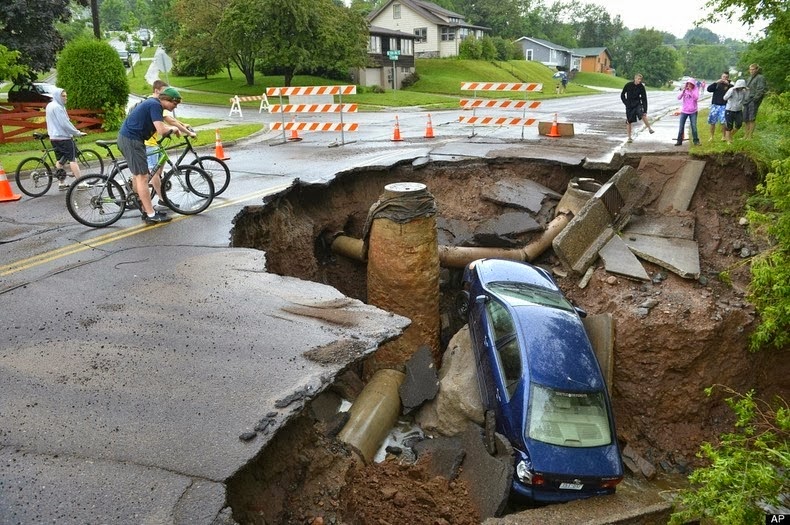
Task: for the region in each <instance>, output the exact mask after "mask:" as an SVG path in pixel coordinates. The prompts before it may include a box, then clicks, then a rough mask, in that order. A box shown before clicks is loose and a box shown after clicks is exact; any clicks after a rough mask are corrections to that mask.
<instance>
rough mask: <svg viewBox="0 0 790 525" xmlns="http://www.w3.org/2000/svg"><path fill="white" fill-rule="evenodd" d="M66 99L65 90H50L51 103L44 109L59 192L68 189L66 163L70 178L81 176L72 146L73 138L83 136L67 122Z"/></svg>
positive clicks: (75, 149) (75, 152)
mask: <svg viewBox="0 0 790 525" xmlns="http://www.w3.org/2000/svg"><path fill="white" fill-rule="evenodd" d="M67 98H68V95H67V94H66V90H65V89H61V88H55V89H54V90H52V102H50V103H49V104H47V108H46V115H47V117H46V118H47V134H48V135H49V141H50V142H51V143H52V149H54V150H55V169H56V170H57V172H56V174H55V176H56V177H57V178H58V180H59V181H60V182H59V184H58V189H59V190H61V191H64V190H67V189H69V185H68V184H67V183H66V171H65V170H64V169H63V165H64V164H65V163H66V162H68V163H69V168H71V177H72V178H78V177H79V176H80V175H81V173H80V166H79V164H77V148H76V146H75V145H74V137H82V136H84V135H85V133H83V132H81V131H80V130H78V129H77V128H76V127H74V124H72V123H71V120H69V114H68V112H67V111H66V100H67Z"/></svg>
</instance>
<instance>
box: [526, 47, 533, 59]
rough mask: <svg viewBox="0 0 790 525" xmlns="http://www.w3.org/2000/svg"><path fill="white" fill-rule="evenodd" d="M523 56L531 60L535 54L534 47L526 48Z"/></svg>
mask: <svg viewBox="0 0 790 525" xmlns="http://www.w3.org/2000/svg"><path fill="white" fill-rule="evenodd" d="M524 56H526V57H527V60H532V59H533V57H534V56H535V50H534V49H527V50H526V52H525V53H524Z"/></svg>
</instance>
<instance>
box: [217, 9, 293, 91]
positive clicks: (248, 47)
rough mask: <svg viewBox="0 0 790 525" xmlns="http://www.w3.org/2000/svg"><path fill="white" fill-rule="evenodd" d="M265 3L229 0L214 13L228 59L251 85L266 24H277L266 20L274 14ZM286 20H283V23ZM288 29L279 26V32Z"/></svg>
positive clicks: (274, 21) (275, 20)
mask: <svg viewBox="0 0 790 525" xmlns="http://www.w3.org/2000/svg"><path fill="white" fill-rule="evenodd" d="M268 3H269V2H267V1H265V0H264V1H258V0H231V2H230V3H229V4H228V6H227V7H226V8H225V9H224V10H223V11H221V12H220V13H217V14H218V16H219V23H218V24H217V30H218V32H219V34H221V35H222V38H223V41H224V44H225V49H226V52H227V56H228V59H229V60H230V61H231V62H233V63H234V64H235V65H236V67H238V68H239V69H240V70H241V72H242V74H243V75H244V78H245V79H246V81H247V85H248V86H252V85H254V84H255V62H256V60H258V59H259V58H260V57H262V56H263V49H264V46H265V44H264V40H265V39H266V36H267V35H266V32H267V27H266V25H267V24H276V23H277V18H275V19H274V20H268V21H267V19H266V17H268V16H271V15H276V14H277V13H276V11H274V10H273V9H271V8H270V7H269V6H268ZM299 3H301V2H299ZM286 23H287V22H286V21H285V20H283V24H286ZM289 29H291V28H289V27H283V28H282V30H283V31H288V30H289ZM293 30H294V31H295V30H296V28H295V27H294V28H293Z"/></svg>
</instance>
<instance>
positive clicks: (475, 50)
mask: <svg viewBox="0 0 790 525" xmlns="http://www.w3.org/2000/svg"><path fill="white" fill-rule="evenodd" d="M482 56H483V46H482V44H481V43H480V41H479V40H478V39H477V38H475V37H474V35H469V36H468V37H466V38H464V39H463V40H461V45H460V46H458V58H461V59H463V60H480V58H481V57H482Z"/></svg>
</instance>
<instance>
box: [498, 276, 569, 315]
mask: <svg viewBox="0 0 790 525" xmlns="http://www.w3.org/2000/svg"><path fill="white" fill-rule="evenodd" d="M488 287H489V289H491V291H492V292H495V293H498V294H500V295H502V296H504V297H507V298H509V299H514V300H517V301H527V302H530V303H535V304H539V305H542V306H549V307H552V308H560V309H562V310H568V311H570V312H572V311H574V310H573V305H572V304H571V303H570V302H569V301H568V300H567V299H566V298H565V297H563V296H562V294H560V293H558V292H554V291H552V290H546V289H545V288H540V287H538V286H533V285H531V284H526V283H519V282H509V281H496V282H492V283H489V284H488Z"/></svg>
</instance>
